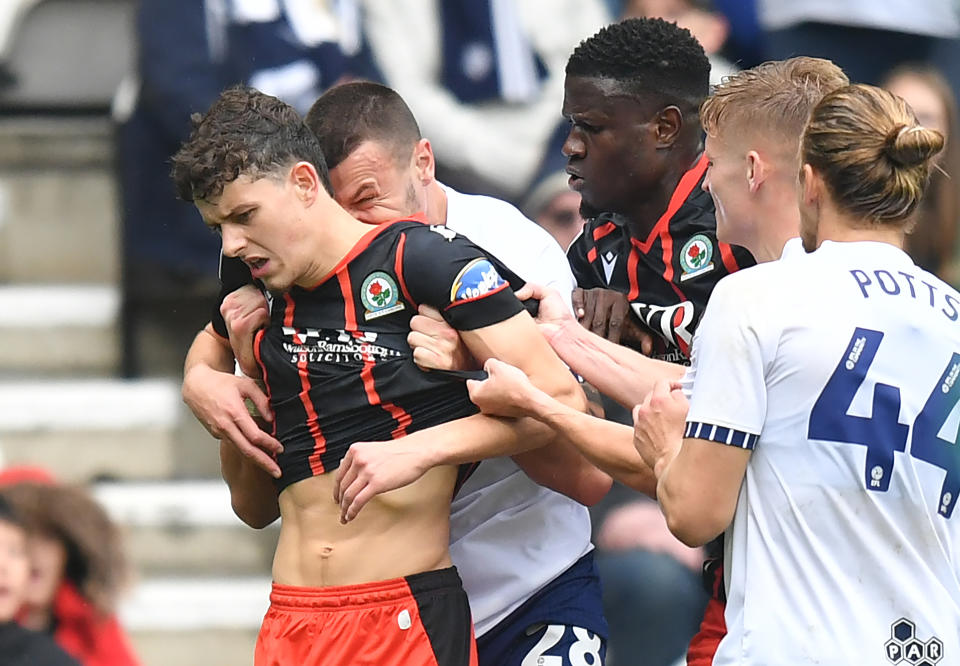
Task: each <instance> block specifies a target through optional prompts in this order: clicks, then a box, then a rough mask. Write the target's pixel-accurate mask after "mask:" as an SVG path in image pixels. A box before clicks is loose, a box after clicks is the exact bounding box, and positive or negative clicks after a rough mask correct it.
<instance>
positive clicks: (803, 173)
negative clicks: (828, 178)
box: [800, 164, 823, 206]
mask: <svg viewBox="0 0 960 666" xmlns="http://www.w3.org/2000/svg"><path fill="white" fill-rule="evenodd" d="M822 189H823V179H821V178H820V174H818V173H817V172H816V171H814V170H813V167H812V166H810V165H809V164H804V165H803V166H802V167H801V168H800V200H801V201H802V202H803V203H804V204H806V205H808V206H816V205H817V204H818V203H819V202H820V194H821V190H822Z"/></svg>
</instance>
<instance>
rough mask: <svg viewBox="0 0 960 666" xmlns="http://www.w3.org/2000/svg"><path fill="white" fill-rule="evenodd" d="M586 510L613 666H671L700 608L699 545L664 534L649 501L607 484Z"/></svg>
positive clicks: (660, 518) (702, 598)
mask: <svg viewBox="0 0 960 666" xmlns="http://www.w3.org/2000/svg"><path fill="white" fill-rule="evenodd" d="M595 509H596V510H594V511H591V515H592V516H593V518H594V521H595V524H596V529H595V534H596V536H595V539H594V541H595V543H596V545H597V571H598V572H599V573H600V580H601V582H602V583H603V610H604V613H605V614H606V616H607V622H608V624H609V625H610V652H609V657H608V658H609V662H610V664H611V665H613V666H633V665H634V664H643V666H671V665H672V664H674V663H676V662H677V661H678V660H680V659H682V657H683V655H684V654H686V650H687V646H688V645H689V644H690V640H691V639H692V638H693V636H694V634H696V633H697V629H698V628H699V626H700V618H701V617H703V613H704V609H705V608H706V605H707V599H708V595H707V592H706V590H705V589H704V586H703V583H702V580H701V574H700V569H701V565H702V563H703V557H704V554H703V549H702V548H688V547H686V546H684V545H683V544H682V543H680V542H679V541H677V539H676V538H675V537H674V536H673V535H672V534H670V531H669V530H668V529H667V524H666V521H665V519H664V517H663V514H662V513H660V507H659V506H658V505H657V503H656V502H654V501H652V500H648V499H646V498H640V499H638V498H637V494H636V493H635V492H633V491H631V490H629V489H627V488H625V487H623V486H620V485H617V484H615V485H614V488H613V490H612V491H611V492H610V495H608V497H607V498H605V499H604V500H603V502H602V503H601V505H598V507H595Z"/></svg>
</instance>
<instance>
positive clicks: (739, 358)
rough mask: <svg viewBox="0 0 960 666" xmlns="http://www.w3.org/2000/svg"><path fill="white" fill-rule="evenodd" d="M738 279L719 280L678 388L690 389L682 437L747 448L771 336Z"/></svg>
mask: <svg viewBox="0 0 960 666" xmlns="http://www.w3.org/2000/svg"><path fill="white" fill-rule="evenodd" d="M743 282H744V280H734V279H730V278H728V279H724V280H721V281H720V282H719V283H718V284H717V287H716V289H715V290H714V293H713V296H712V298H711V299H710V304H709V305H708V306H707V308H706V311H705V312H704V315H703V319H702V320H701V322H700V326H699V328H698V329H697V332H696V335H695V336H694V338H693V348H692V354H691V363H690V368H689V370H688V371H687V374H686V376H685V377H684V381H683V384H684V388H685V389H687V390H689V391H690V411H689V413H688V414H687V425H686V431H685V432H684V436H685V437H693V438H696V439H705V440H710V441H714V442H718V443H721V444H727V445H730V446H737V447H740V448H745V449H752V448H753V447H754V445H755V444H756V442H757V439H758V437H759V434H760V431H761V428H762V427H763V422H764V418H765V416H766V411H767V390H766V382H765V376H766V367H767V365H768V363H769V362H770V360H771V359H772V355H773V352H774V350H775V349H776V344H777V340H776V337H775V336H776V333H775V331H774V330H773V328H772V327H771V326H767V325H766V323H765V322H764V319H763V317H762V316H758V315H761V314H762V309H760V308H758V307H756V302H755V301H751V302H747V300H746V299H745V298H744V297H743V294H744V293H751V292H750V290H744V289H742V288H741V289H738V286H740V287H742V286H743Z"/></svg>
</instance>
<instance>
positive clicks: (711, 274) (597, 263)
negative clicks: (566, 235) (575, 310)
mask: <svg viewBox="0 0 960 666" xmlns="http://www.w3.org/2000/svg"><path fill="white" fill-rule="evenodd" d="M706 171H707V160H706V157H704V156H701V158H700V159H699V160H698V161H697V163H696V164H695V165H694V166H693V168H691V169H690V170H689V171H687V172H686V173H685V174H684V175H683V177H682V178H681V179H680V183H679V184H678V185H677V188H676V189H675V190H674V192H673V195H672V196H671V198H670V202H669V204H668V205H667V210H666V211H665V212H664V213H663V215H661V216H660V219H659V220H658V221H657V223H656V225H654V227H653V229H652V230H651V231H650V233H649V234H648V235H647V237H646V238H635V237H633V236H631V235H630V230H629V228H628V226H627V224H626V221H625V220H623V219H622V218H620V217H619V216H615V215H609V214H604V215H600V216H599V217H597V218H596V219H593V220H590V221H588V222H587V224H586V225H585V226H584V228H583V232H582V233H581V234H580V236H578V237H577V239H576V240H575V241H574V242H573V243H572V244H571V245H570V248H569V249H568V250H567V259H568V260H569V261H570V266H571V268H572V269H573V274H574V276H575V277H576V279H577V285H578V286H579V287H582V288H584V289H593V288H597V287H600V288H606V289H613V290H615V291H619V292H621V293H624V294H626V295H627V298H628V299H629V300H630V305H631V311H632V313H633V314H634V315H635V316H636V318H637V320H639V322H641V324H642V325H644V326H645V327H646V328H647V329H649V330H650V331H651V332H653V333H654V334H655V342H656V344H655V346H654V356H656V357H658V358H662V359H664V360H668V361H673V362H681V363H688V362H689V361H688V359H689V354H690V343H691V341H692V338H693V332H694V330H695V329H696V326H697V324H698V323H699V321H700V317H701V315H702V314H703V309H704V308H705V307H706V305H707V300H708V299H709V298H710V293H711V292H712V291H713V287H714V285H716V283H717V281H718V280H720V278H722V277H723V276H725V275H728V274H730V273H733V272H734V271H736V270H739V269H740V268H745V267H747V266H752V265H753V264H754V263H755V262H754V260H753V257H752V256H751V255H750V253H749V252H748V251H747V250H745V249H744V248H741V247H737V246H732V245H727V244H726V243H721V242H719V241H718V240H717V221H716V216H715V213H714V205H713V199H712V198H711V197H710V195H709V194H708V193H707V192H704V191H703V190H702V189H701V187H700V185H701V183H702V182H703V177H704V174H705V173H706Z"/></svg>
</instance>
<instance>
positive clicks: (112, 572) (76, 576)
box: [0, 482, 129, 614]
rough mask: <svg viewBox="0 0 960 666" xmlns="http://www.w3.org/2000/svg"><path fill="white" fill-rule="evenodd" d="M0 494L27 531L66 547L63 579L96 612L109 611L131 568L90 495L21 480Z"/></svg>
mask: <svg viewBox="0 0 960 666" xmlns="http://www.w3.org/2000/svg"><path fill="white" fill-rule="evenodd" d="M0 496H2V497H4V498H6V499H7V501H8V502H9V503H10V504H11V505H12V506H13V507H14V509H15V510H16V511H17V514H18V515H19V516H20V517H21V518H22V519H23V523H24V526H25V527H26V529H27V532H28V533H33V534H42V535H45V536H49V537H52V538H55V539H57V540H58V541H60V542H61V543H62V544H63V545H64V548H65V550H66V551H67V564H66V574H65V575H66V578H67V579H68V580H69V581H70V582H71V583H73V584H74V585H75V586H76V587H77V589H78V590H80V593H81V594H82V595H83V596H84V597H85V598H86V599H87V600H89V601H90V603H92V604H93V606H94V607H95V608H96V609H97V610H99V611H100V612H102V613H105V614H109V613H112V612H113V611H114V606H115V604H116V601H117V597H118V596H119V593H120V592H121V591H122V590H123V587H124V585H125V584H126V582H127V578H128V573H129V569H128V566H127V561H126V557H125V555H124V551H123V544H122V541H121V537H120V531H119V530H118V529H117V527H116V525H115V524H114V523H113V521H112V520H110V517H109V516H108V515H107V512H106V511H105V510H104V509H103V507H101V506H100V504H99V503H98V502H97V501H96V500H95V499H94V498H93V497H92V496H91V495H90V493H89V492H87V490H85V489H84V488H82V487H79V486H72V485H66V484H64V485H58V484H49V483H36V482H22V483H15V484H13V485H10V486H6V487H4V488H3V489H2V490H0Z"/></svg>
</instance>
